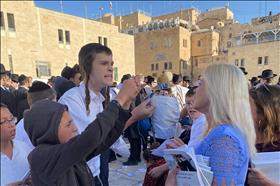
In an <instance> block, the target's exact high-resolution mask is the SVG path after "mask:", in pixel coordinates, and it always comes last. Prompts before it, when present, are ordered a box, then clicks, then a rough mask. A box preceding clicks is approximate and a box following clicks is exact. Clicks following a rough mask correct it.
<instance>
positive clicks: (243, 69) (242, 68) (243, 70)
mask: <svg viewBox="0 0 280 186" xmlns="http://www.w3.org/2000/svg"><path fill="white" fill-rule="evenodd" d="M240 70H241V71H242V72H243V73H244V75H247V74H248V72H246V69H245V67H240Z"/></svg>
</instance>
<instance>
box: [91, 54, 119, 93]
mask: <svg viewBox="0 0 280 186" xmlns="http://www.w3.org/2000/svg"><path fill="white" fill-rule="evenodd" d="M113 65H114V62H113V58H112V55H108V54H106V53H104V52H103V53H99V54H96V56H95V60H94V61H93V63H92V69H91V73H90V81H91V84H92V85H93V86H95V87H98V88H99V89H100V90H101V89H102V88H104V87H106V86H111V85H112V82H113Z"/></svg>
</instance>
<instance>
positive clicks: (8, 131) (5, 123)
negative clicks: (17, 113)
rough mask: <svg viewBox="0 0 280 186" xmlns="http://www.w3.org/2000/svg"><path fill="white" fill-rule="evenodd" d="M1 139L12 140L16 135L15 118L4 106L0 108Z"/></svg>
mask: <svg viewBox="0 0 280 186" xmlns="http://www.w3.org/2000/svg"><path fill="white" fill-rule="evenodd" d="M0 116H1V120H0V123H1V141H7V140H13V139H14V138H15V136H16V125H15V118H14V116H13V115H12V114H11V112H10V111H9V109H7V108H5V107H1V108H0Z"/></svg>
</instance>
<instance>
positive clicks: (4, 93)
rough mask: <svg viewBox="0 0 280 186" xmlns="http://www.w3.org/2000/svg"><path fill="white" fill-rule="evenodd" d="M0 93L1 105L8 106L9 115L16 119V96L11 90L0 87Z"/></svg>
mask: <svg viewBox="0 0 280 186" xmlns="http://www.w3.org/2000/svg"><path fill="white" fill-rule="evenodd" d="M0 92H1V97H0V98H1V99H0V101H1V103H4V104H5V105H7V106H8V108H9V110H10V111H11V113H12V114H13V115H14V116H15V117H17V108H16V96H15V93H14V92H13V91H11V90H8V89H4V88H2V87H1V89H0Z"/></svg>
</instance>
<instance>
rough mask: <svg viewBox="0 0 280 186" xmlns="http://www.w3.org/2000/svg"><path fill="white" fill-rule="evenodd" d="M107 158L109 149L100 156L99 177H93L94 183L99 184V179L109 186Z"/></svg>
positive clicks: (99, 185)
mask: <svg viewBox="0 0 280 186" xmlns="http://www.w3.org/2000/svg"><path fill="white" fill-rule="evenodd" d="M109 159H110V149H107V150H106V151H105V152H103V153H102V154H101V156H100V175H99V178H100V180H99V178H98V177H97V176H96V177H95V185H96V186H101V184H100V181H101V182H102V185H103V186H109Z"/></svg>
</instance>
